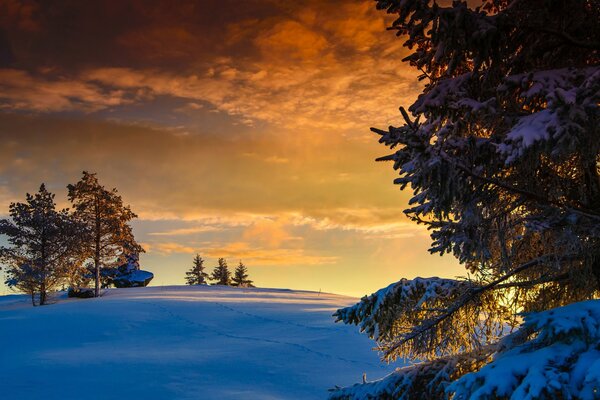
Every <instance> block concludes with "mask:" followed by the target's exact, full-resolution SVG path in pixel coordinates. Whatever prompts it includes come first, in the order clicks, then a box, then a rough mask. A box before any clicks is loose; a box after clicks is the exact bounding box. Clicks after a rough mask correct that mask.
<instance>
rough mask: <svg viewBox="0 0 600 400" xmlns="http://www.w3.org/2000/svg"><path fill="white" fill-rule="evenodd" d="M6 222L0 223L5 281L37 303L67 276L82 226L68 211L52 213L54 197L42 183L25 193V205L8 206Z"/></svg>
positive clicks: (78, 244)
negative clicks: (5, 244) (4, 240)
mask: <svg viewBox="0 0 600 400" xmlns="http://www.w3.org/2000/svg"><path fill="white" fill-rule="evenodd" d="M9 213H10V220H8V219H2V220H0V235H6V236H7V237H8V243H9V244H10V247H1V248H0V256H1V259H2V262H3V263H4V264H6V265H7V266H8V268H7V276H8V279H7V281H6V283H7V285H8V286H11V287H15V288H17V289H19V290H21V291H24V292H26V293H28V294H29V295H30V296H31V301H32V303H33V305H34V306H35V305H36V304H35V294H36V293H39V304H40V305H44V304H46V301H47V293H48V292H49V291H51V290H54V289H56V288H57V287H58V286H59V285H60V284H61V283H62V282H63V281H64V280H65V278H66V277H67V275H68V274H69V271H70V270H71V268H72V267H73V265H74V263H75V260H76V258H77V250H78V248H79V246H80V237H81V232H82V228H83V227H82V226H81V225H80V224H78V222H77V221H75V220H74V219H73V218H72V217H71V216H70V215H69V212H68V210H66V209H64V210H60V211H57V210H56V204H55V202H54V194H52V193H50V192H49V191H48V190H47V189H46V186H45V185H44V184H42V185H41V186H40V189H39V191H38V193H36V194H34V195H31V194H29V193H27V195H26V202H25V203H11V204H10V208H9Z"/></svg>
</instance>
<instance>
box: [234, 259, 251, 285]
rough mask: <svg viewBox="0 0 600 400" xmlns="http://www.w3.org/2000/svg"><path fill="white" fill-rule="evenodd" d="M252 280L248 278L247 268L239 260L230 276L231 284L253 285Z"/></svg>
mask: <svg viewBox="0 0 600 400" xmlns="http://www.w3.org/2000/svg"><path fill="white" fill-rule="evenodd" d="M252 283H253V282H252V281H251V280H250V279H248V268H246V266H245V265H244V264H243V263H242V262H241V261H240V263H239V265H238V266H237V268H236V269H235V271H234V273H233V278H232V285H233V286H239V287H254V286H253V285H252Z"/></svg>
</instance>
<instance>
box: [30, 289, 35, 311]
mask: <svg viewBox="0 0 600 400" xmlns="http://www.w3.org/2000/svg"><path fill="white" fill-rule="evenodd" d="M31 304H33V306H34V307H35V306H36V304H35V290H32V291H31Z"/></svg>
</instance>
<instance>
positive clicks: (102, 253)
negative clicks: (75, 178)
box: [67, 171, 144, 297]
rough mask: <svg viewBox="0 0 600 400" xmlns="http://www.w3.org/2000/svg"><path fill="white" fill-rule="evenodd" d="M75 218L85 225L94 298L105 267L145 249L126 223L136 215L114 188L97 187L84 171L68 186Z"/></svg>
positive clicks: (86, 251) (87, 256)
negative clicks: (91, 263)
mask: <svg viewBox="0 0 600 400" xmlns="http://www.w3.org/2000/svg"><path fill="white" fill-rule="evenodd" d="M67 188H68V190H69V200H70V201H71V203H72V204H73V207H74V209H75V212H74V214H75V216H76V218H77V219H78V220H80V221H82V223H84V224H85V225H86V226H87V232H88V234H87V235H86V247H85V248H84V253H85V256H86V258H90V259H91V260H92V261H93V269H94V272H93V273H94V287H95V296H96V297H98V296H99V295H100V286H101V275H102V270H103V269H104V268H112V267H114V266H115V263H116V262H117V261H118V258H119V256H121V255H122V254H123V253H124V252H128V253H135V254H139V253H141V252H143V251H144V249H143V248H142V247H141V246H140V245H139V244H138V243H137V242H136V241H135V238H134V236H133V232H132V229H131V226H130V225H129V222H130V221H131V220H132V219H133V218H137V215H136V214H135V213H134V212H133V211H131V209H130V207H129V206H126V205H124V204H123V199H122V198H121V196H119V195H118V192H117V189H112V190H107V189H106V188H104V186H102V185H100V183H99V182H98V178H97V177H96V174H94V173H89V172H87V171H84V172H83V176H82V178H81V180H80V181H79V182H77V183H76V184H74V185H68V186H67Z"/></svg>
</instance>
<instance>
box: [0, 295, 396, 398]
mask: <svg viewBox="0 0 600 400" xmlns="http://www.w3.org/2000/svg"><path fill="white" fill-rule="evenodd" d="M28 301H29V300H28V298H27V297H26V296H21V295H13V296H3V297H0V346H1V350H0V394H1V397H2V398H4V399H37V398H43V399H46V400H50V399H61V400H64V399H86V400H90V399H320V398H326V397H327V395H328V392H327V389H328V388H331V387H333V386H334V385H340V386H347V385H350V384H353V383H355V382H358V381H360V380H361V379H362V373H363V372H366V373H367V377H368V378H369V379H375V378H379V377H382V376H383V375H385V374H387V373H389V372H391V371H392V370H393V369H394V368H393V367H391V366H388V365H385V364H382V363H381V362H380V361H379V359H378V356H377V353H376V352H374V351H372V350H371V349H372V347H373V345H374V344H373V342H372V341H371V340H369V339H368V338H367V337H366V336H365V335H361V334H360V333H359V332H358V330H357V328H356V327H352V326H345V325H340V324H334V323H333V318H332V317H331V314H332V313H333V312H334V311H335V310H336V309H337V308H340V307H345V306H348V305H351V304H353V303H354V302H356V299H353V298H350V297H345V296H339V295H333V294H326V293H321V294H318V293H314V292H305V291H291V290H280V289H259V288H253V289H238V288H227V287H214V286H212V287H189V286H187V287H186V286H167V287H148V288H134V289H111V290H108V291H107V292H106V293H105V295H104V296H103V297H101V298H98V299H66V298H64V296H61V297H60V298H59V299H58V300H57V303H56V304H52V305H49V306H44V307H35V308H34V307H32V306H31V305H30V303H29V302H28Z"/></svg>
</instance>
